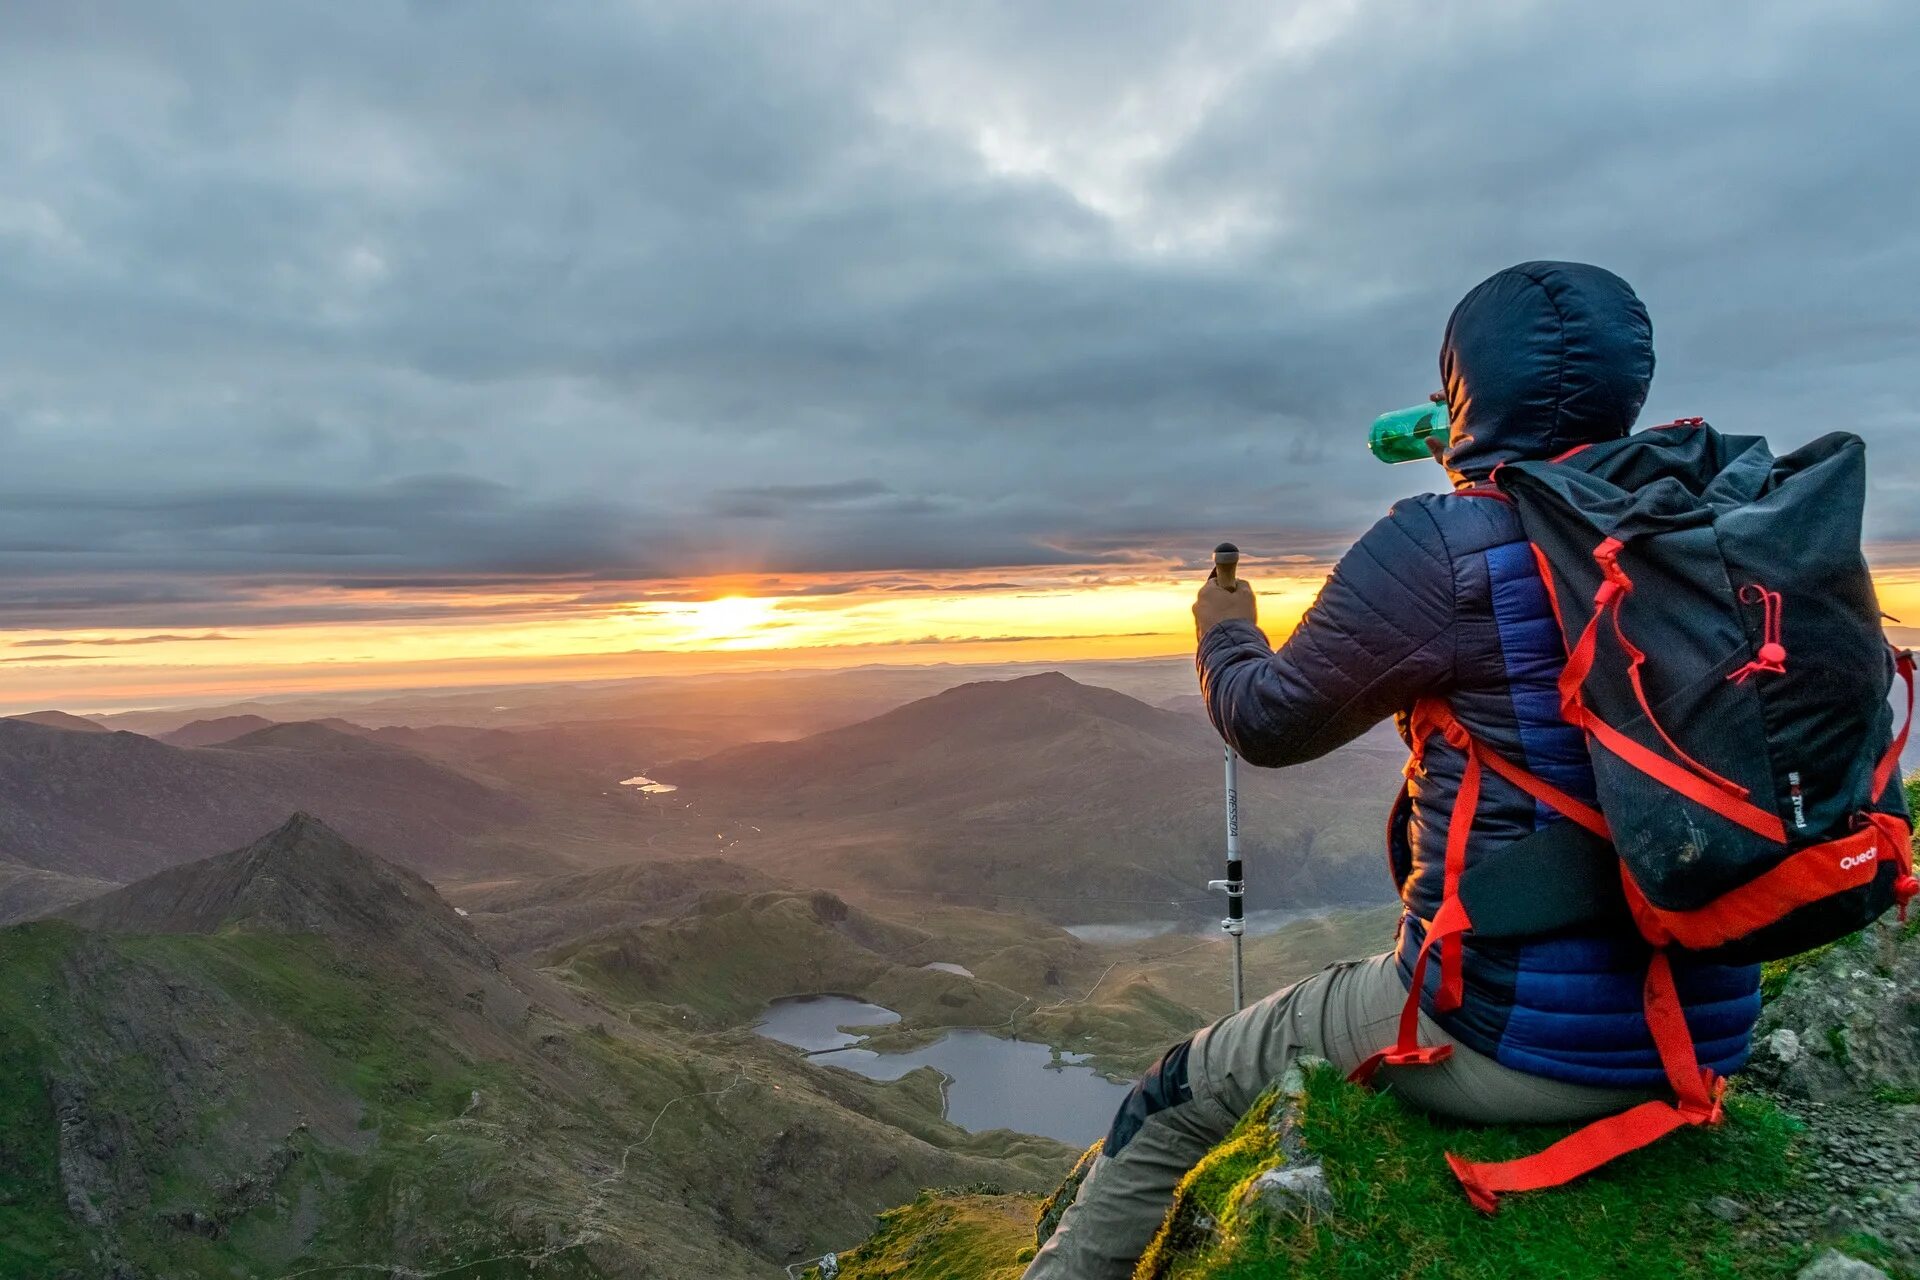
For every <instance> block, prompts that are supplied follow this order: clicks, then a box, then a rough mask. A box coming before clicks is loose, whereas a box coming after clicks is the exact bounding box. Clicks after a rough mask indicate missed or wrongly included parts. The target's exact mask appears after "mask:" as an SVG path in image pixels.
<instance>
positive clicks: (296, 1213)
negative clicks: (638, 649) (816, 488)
mask: <svg viewBox="0 0 1920 1280" xmlns="http://www.w3.org/2000/svg"><path fill="white" fill-rule="evenodd" d="M892 678H893V677H892V676H891V675H890V676H889V680H891V679H892ZM804 703H805V700H804V699H801V698H794V699H790V704H791V705H795V706H799V705H803V704H804ZM315 709H316V710H322V709H325V708H315ZM577 710H578V708H577V707H575V708H567V711H568V713H569V714H571V713H572V712H574V711H577ZM259 720H268V722H267V723H264V724H263V723H259V722H258V721H259ZM789 723H797V721H790V722H789ZM663 726H664V727H663ZM149 727H150V728H151V729H152V730H153V732H154V733H156V734H159V735H160V737H157V738H156V737H148V736H146V735H145V734H140V733H134V732H132V731H130V730H127V729H115V728H107V727H103V726H100V725H93V726H92V727H83V726H79V725H74V724H68V723H65V722H63V721H61V720H59V719H56V718H54V717H35V718H34V719H33V720H30V721H12V722H0V800H3V801H4V805H3V806H0V836H4V842H0V910H3V911H5V913H6V915H5V916H4V917H0V919H5V920H12V921H14V922H15V923H13V924H12V925H11V927H7V928H0V972H4V973H5V975H6V981H5V982H4V984H0V1026H4V1027H5V1028H6V1033H5V1035H4V1037H3V1038H0V1086H3V1087H0V1097H3V1098H4V1102H0V1139H4V1143H3V1145H4V1151H5V1153H6V1154H5V1155H4V1156H0V1274H6V1275H13V1274H20V1275H32V1276H50V1277H61V1278H62V1280H66V1278H68V1277H74V1278H77V1277H83V1276H84V1277H92V1276H96V1275H114V1276H119V1277H128V1278H131V1277H146V1276H172V1275H191V1276H203V1275H204V1276H220V1277H265V1278H270V1280H282V1278H285V1280H292V1277H295V1276H317V1275H326V1274H353V1273H354V1272H355V1271H361V1272H365V1271H375V1272H384V1273H386V1274H391V1275H399V1276H413V1277H425V1276H444V1277H457V1276H472V1277H479V1276H495V1277H497V1276H520V1275H526V1276H534V1275H538V1276H583V1277H584V1276H644V1275H655V1274H662V1273H663V1272H664V1273H670V1274H688V1273H694V1274H703V1275H712V1276H720V1277H732V1276H741V1277H745V1276H766V1275H770V1274H772V1272H773V1271H774V1270H775V1269H777V1268H779V1267H781V1266H784V1265H785V1264H787V1263H790V1262H795V1261H801V1260H805V1259H808V1258H811V1257H815V1256H818V1255H819V1254H820V1253H822V1252H824V1251H826V1250H828V1249H831V1248H834V1247H837V1246H841V1245H844V1244H846V1243H847V1242H849V1241H852V1240H856V1239H859V1238H860V1237H861V1236H863V1235H864V1234H865V1232H866V1230H867V1228H868V1224H869V1223H870V1221H871V1217H872V1215H873V1214H874V1213H875V1212H877V1211H879V1210H881V1209H883V1208H886V1207H888V1206H890V1205H893V1204H898V1203H902V1202H904V1201H907V1200H910V1199H912V1198H913V1197H914V1196H915V1195H917V1194H918V1193H919V1191H920V1190H921V1189H922V1188H924V1187H929V1186H946V1187H965V1186H978V1187H987V1186H991V1187H994V1188H997V1189H1000V1190H1003V1191H1007V1192H1028V1193H1037V1192H1040V1191H1043V1190H1045V1189H1046V1188H1048V1187H1049V1186H1051V1185H1052V1184H1053V1182H1054V1181H1055V1180H1056V1179H1057V1178H1058V1176H1059V1175H1060V1174H1061V1173H1062V1172H1063V1171H1064V1170H1065V1168H1066V1167H1067V1165H1068V1164H1070V1163H1071V1161H1072V1159H1073V1157H1074V1155H1075V1153H1076V1152H1077V1151H1078V1150H1079V1149H1080V1148H1082V1147H1084V1146H1085V1144H1086V1143H1087V1142H1088V1141H1091V1140H1092V1139H1093V1138H1094V1137H1096V1136H1097V1135H1098V1134H1099V1133H1100V1132H1102V1131H1103V1130H1104V1128H1105V1125H1106V1123H1107V1121H1108V1119H1109V1118H1110V1115H1111V1112H1112V1110H1113V1106H1114V1104H1115V1102H1116V1101H1117V1099H1118V1097H1119V1095H1120V1094H1121V1093H1122V1092H1123V1091H1124V1083H1123V1082H1125V1081H1126V1080H1128V1079H1130V1077H1131V1076H1132V1075H1133V1074H1134V1073H1135V1072H1137V1071H1138V1070H1139V1069H1141V1068H1142V1067H1143V1066H1144V1065H1145V1064H1146V1063H1147V1062H1149V1061H1150V1060H1151V1059H1152V1058H1153V1057H1154V1056H1156V1055H1157V1054H1158V1053H1159V1052H1160V1050H1161V1049H1162V1048H1164V1046H1165V1045H1166V1044H1168V1043H1170V1042H1172V1041H1174V1040H1177V1039H1179V1038H1181V1037H1183V1036H1185V1035H1187V1034H1190V1033H1191V1032H1192V1031H1193V1030H1194V1029H1195V1028H1197V1027H1198V1026H1200V1025H1202V1024H1204V1023H1205V1022H1207V1021H1209V1020H1210V1019H1212V1018H1214V1017H1217V1016H1219V1015H1220V1014H1222V1013H1224V1012H1225V1011H1226V946H1225V942H1224V939H1223V938H1222V937H1221V936H1220V935H1219V934H1218V932H1217V930H1214V929H1211V928H1209V927H1208V925H1207V921H1208V920H1209V919H1211V918H1213V917H1214V915H1215V914H1216V913H1217V910H1218V908H1217V906H1216V905H1215V904H1213V903H1211V902H1209V901H1208V900H1207V899H1206V898H1205V897H1204V895H1203V894H1202V893H1200V892H1197V891H1196V890H1197V886H1198V884H1199V883H1200V882H1203V881H1204V879H1205V878H1206V875H1207V874H1208V873H1209V872H1211V870H1212V865H1213V862H1214V861H1215V859H1216V857H1217V852H1216V850H1217V844H1218V841H1217V839H1215V838H1214V833H1213V827H1214V826H1215V824H1216V822H1217V817H1218V814H1217V809H1218V795H1217V790H1216V788H1217V777H1216V774H1217V759H1216V756H1215V753H1216V752H1217V746H1215V747H1210V746H1209V744H1208V741H1207V737H1208V734H1209V732H1210V731H1209V730H1208V729H1207V727H1206V725H1205V722H1204V720H1202V719H1199V718H1198V717H1197V716H1196V715H1195V714H1194V713H1193V711H1192V710H1191V709H1189V710H1186V711H1184V712H1183V711H1179V710H1168V709H1163V708H1159V707H1155V706H1151V705H1149V704H1147V703H1144V702H1141V701H1140V700H1138V699H1135V698H1130V697H1128V696H1126V695H1124V694H1121V693H1118V692H1116V691H1113V690H1108V689H1100V688H1096V687H1093V686H1088V685H1083V684H1080V683H1079V682H1077V681H1074V680H1071V679H1069V678H1068V677H1066V676H1063V675H1043V676H1031V677H1022V678H1016V679H1014V680H1011V681H1004V682H977V681H976V682H972V683H968V684H961V685H955V686H951V687H949V688H947V689H943V690H940V691H938V692H936V693H934V694H932V695H930V697H928V698H924V699H919V700H914V701H909V702H907V703H906V704H904V705H898V706H895V707H892V708H889V709H884V710H882V711H881V712H880V713H879V714H878V715H877V716H874V717H869V718H867V719H864V720H857V721H855V722H853V723H850V724H846V725H842V726H838V727H829V728H826V729H823V730H821V731H820V732H819V733H817V734H811V735H806V736H803V737H800V738H797V739H793V740H790V741H789V742H787V743H761V744H757V745H756V744H748V743H734V744H727V745H723V746H721V747H720V748H719V749H718V750H717V751H712V752H708V753H706V754H699V752H700V751H702V750H704V749H705V748H708V747H712V746H713V745H714V742H715V741H716V739H715V738H714V737H712V736H703V732H704V731H703V729H702V727H701V724H700V723H699V722H698V718H697V717H694V718H689V719H688V721H687V722H686V723H684V724H678V725H676V724H674V723H672V722H671V718H662V717H658V716H653V717H646V718H636V717H629V716H619V717H608V718H606V719H598V718H591V717H590V718H586V719H577V720H576V719H569V720H563V721H554V722H547V723H541V724H532V725H527V724H521V725H512V726H489V725H439V726H435V725H424V726H408V725H383V726H379V727H371V728H370V727H368V726H367V725H365V724H363V723H359V722H356V721H353V720H349V719H346V718H344V717H340V716H332V715H328V716H321V717H318V718H317V719H314V720H302V721H290V722H288V721H271V720H269V718H268V717H266V716H264V715H262V714H260V712H259V711H258V710H245V709H243V710H239V711H236V712H234V713H233V714H231V715H224V714H223V715H190V716H188V717H187V718H186V719H184V720H181V721H180V722H179V723H176V724H173V725H171V726H162V725H160V724H158V723H155V724H152V725H150V726H149ZM162 739H166V740H162ZM1389 750H1390V748H1378V747H1374V746H1372V745H1367V746H1364V747H1362V748H1356V749H1355V750H1354V752H1353V757H1352V759H1351V760H1348V761H1346V762H1345V763H1346V767H1349V768H1359V769H1360V770H1361V771H1362V772H1364V773H1366V774H1367V775H1368V776H1369V778H1370V779H1371V777H1372V776H1373V774H1374V773H1375V772H1376V771H1378V772H1384V771H1385V760H1386V757H1387V752H1388V751H1389ZM1188 753H1193V754H1197V755H1198V757H1199V759H1198V760H1197V761H1196V762H1188V761H1186V760H1184V759H1183V758H1182V757H1183V756H1184V755H1186V754H1188ZM641 770H644V776H647V777H649V778H656V779H658V780H659V781H661V782H662V783H667V784H671V785H673V786H675V787H676V788H678V789H677V790H674V791H664V790H659V791H653V792H640V791H638V790H637V789H634V788H622V787H620V785H619V784H620V782H621V781H622V780H624V779H627V778H631V777H633V776H635V774H636V771H641ZM1103 775H1110V776H1103ZM1112 777H1117V778H1118V779H1119V781H1117V782H1116V781H1113V780H1111V778H1112ZM1262 781H1263V782H1265V780H1264V779H1263V780H1262ZM1036 786H1037V787H1040V788H1042V789H1043V791H1044V792H1045V793H1046V794H1047V795H1048V796H1049V797H1050V800H1049V802H1048V803H1047V804H1046V805H1044V806H1042V807H1041V808H1035V807H1034V806H1033V805H1032V804H1031V802H1030V801H1029V800H1028V799H1027V798H1026V796H1027V792H1028V791H1030V790H1031V789H1032V788H1034V787H1036ZM1189 789H1191V790H1195V791H1197V792H1198V794H1197V795H1194V796H1186V795H1184V794H1183V792H1184V791H1185V790H1189ZM1339 790H1340V788H1339V787H1338V786H1337V784H1336V779H1335V776H1334V771H1333V766H1332V763H1331V762H1330V764H1329V768H1328V771H1327V777H1326V779H1325V780H1324V781H1316V780H1315V779H1313V778H1308V779H1306V780H1305V781H1304V782H1302V781H1300V780H1296V782H1295V784H1294V785H1293V786H1292V787H1291V789H1289V788H1288V787H1282V786H1279V785H1277V784H1276V785H1271V786H1265V787H1262V788H1258V789H1256V790H1255V793H1254V797H1253V802H1254V803H1256V804H1261V805H1265V806H1270V808H1267V809H1262V810H1259V812H1261V813H1263V814H1265V815H1271V814H1277V813H1278V812H1279V810H1280V809H1281V808H1282V807H1284V806H1289V805H1290V806H1292V808H1291V809H1290V810H1289V812H1291V813H1292V814H1293V821H1294V822H1295V823H1296V824H1299V823H1312V822H1317V821H1319V819H1317V818H1315V817H1314V812H1317V811H1318V810H1319V809H1327V808H1329V807H1330V806H1331V805H1332V804H1333V803H1335V801H1336V799H1337V798H1338V795H1337V793H1338V792H1339ZM1316 807H1317V808H1316ZM279 810H284V811H279ZM1043 810H1045V811H1050V812H1052V813H1053V814H1055V815H1057V821H1056V820H1054V819H1050V818H1048V817H1046V814H1045V812H1043ZM276 811H278V812H276ZM289 813H292V814H293V815H294V816H292V817H291V818H289V817H288V814H289ZM269 815H272V816H269ZM248 824H251V826H250V827H249V825H248ZM1250 825H1251V823H1250ZM1369 825H1371V824H1369ZM1302 829H1304V828H1302V827H1299V826H1296V827H1295V828H1294V830H1302ZM1023 830H1024V831H1025V832H1026V839H1025V841H1024V843H1023V842H1022V841H1021V839H1020V833H1021V832H1022V831H1023ZM1346 831H1347V828H1346V827H1344V826H1342V825H1341V822H1340V821H1338V820H1334V819H1333V818H1329V819H1328V820H1327V825H1326V827H1325V833H1330V834H1321V835H1315V836H1311V837H1307V842H1308V848H1307V849H1304V850H1301V851H1300V854H1298V855H1296V856H1297V857H1299V856H1303V855H1304V854H1306V853H1308V852H1313V851H1315V850H1317V851H1318V852H1319V853H1320V854H1322V855H1325V856H1327V857H1328V858H1333V857H1335V851H1336V850H1341V849H1345V848H1346V843H1345V842H1346V841H1347V840H1348V839H1349V836H1348V835H1347V834H1346ZM1286 832H1287V828H1284V827H1280V828H1277V829H1276V831H1275V833H1274V834H1273V835H1271V836H1270V837H1269V839H1272V840H1273V841H1274V842H1275V843H1274V845H1273V846H1272V851H1271V853H1270V855H1268V856H1271V858H1272V859H1273V862H1272V869H1273V879H1272V880H1271V881H1269V884H1270V886H1271V888H1270V889H1269V891H1268V892H1269V896H1268V897H1267V898H1266V899H1265V901H1267V902H1270V903H1274V904H1275V905H1278V904H1279V903H1283V902H1288V899H1287V897H1286V894H1285V893H1284V892H1282V890H1283V889H1284V890H1287V891H1291V890H1293V889H1296V888H1298V889H1304V890H1306V891H1307V892H1308V893H1309V896H1308V898H1307V901H1308V902H1312V901H1315V900H1319V901H1325V900H1326V896H1327V895H1325V894H1319V895H1317V897H1316V896H1315V895H1314V893H1313V886H1314V885H1315V884H1316V883H1318V884H1319V885H1321V886H1322V887H1323V888H1324V887H1325V886H1326V885H1328V884H1340V883H1344V881H1342V880H1341V879H1340V878H1339V877H1340V876H1342V875H1344V874H1346V873H1344V872H1339V873H1337V874H1334V875H1333V876H1332V878H1331V879H1324V878H1323V879H1322V880H1321V881H1318V882H1316V881H1314V880H1313V879H1312V878H1311V877H1302V878H1301V879H1302V880H1303V881H1304V883H1289V881H1288V879H1287V878H1286V877H1283V876H1282V874H1281V872H1282V869H1283V868H1284V867H1286V866H1287V865H1289V864H1288V863H1287V862H1286V861H1285V860H1284V859H1283V858H1282V856H1281V854H1280V852H1279V850H1280V848H1282V847H1283V846H1282V843H1281V842H1282V841H1284V840H1285V839H1286ZM43 833H44V834H43ZM228 833H233V834H228ZM1350 838H1351V839H1352V841H1353V844H1354V846H1355V847H1354V848H1353V850H1352V852H1351V853H1350V854H1349V855H1348V857H1349V858H1350V859H1351V861H1352V863H1353V865H1354V868H1355V870H1356V872H1357V869H1358V868H1359V867H1360V866H1361V865H1362V864H1364V865H1366V866H1367V867H1368V868H1369V869H1371V870H1375V871H1376V872H1377V866H1378V863H1377V861H1376V859H1377V856H1378V854H1377V850H1376V849H1372V848H1365V849H1364V850H1363V849H1362V848H1361V847H1360V836H1359V834H1358V830H1357V825H1356V829H1355V831H1354V833H1353V834H1352V835H1351V837H1350ZM1163 847H1164V848H1166V849H1168V851H1169V852H1168V855H1167V856H1166V857H1165V858H1163V859H1161V863H1163V864H1164V865H1160V864H1156V862H1155V859H1154V856H1153V855H1154V851H1155V849H1156V848H1163ZM1263 847H1264V846H1263ZM221 848H226V849H228V850H229V851H228V852H224V853H222V852H219V850H220V849H221ZM889 851H890V852H889ZM1255 856H1256V862H1255V866H1256V867H1258V868H1260V870H1262V871H1265V870H1267V867H1266V866H1263V865H1262V864H1261V863H1260V862H1259V861H1258V860H1257V859H1258V857H1259V856H1262V855H1255ZM890 861H891V862H893V863H897V864H898V865H889V863H890ZM1356 879H1357V876H1356ZM983 890H988V891H983ZM1056 890H1057V891H1058V892H1052V891H1056ZM1022 893H1026V894H1029V895H1030V896H1031V897H1032V899H1033V900H1032V901H1021V900H1020V899H1019V895H1020V894H1022ZM1132 895H1138V896H1137V897H1135V896H1132ZM1288 905H1294V904H1293V903H1290V902H1289V903H1288ZM1008 907H1010V908H1012V909H1003V908H1008ZM1394 916H1395V912H1394V909H1393V908H1391V907H1373V906H1367V905H1364V903H1363V904H1360V905H1353V906H1328V907H1323V908H1320V909H1317V910H1315V911H1313V912H1311V913H1309V914H1308V915H1307V916H1306V917H1304V918H1301V919H1298V920H1295V921H1292V922H1291V923H1289V924H1288V925H1287V926H1286V927H1284V928H1280V929H1278V930H1276V931H1273V932H1270V933H1264V934H1261V935H1260V936H1256V937H1252V938H1250V939H1249V940H1248V946H1247V962H1248V967H1249V980H1250V982H1251V983H1252V984H1253V985H1254V987H1255V989H1264V987H1265V986H1274V985H1279V984H1282V983H1284V982H1285V981H1287V980H1290V979H1291V978H1294V977H1298V976H1301V975H1303V974H1305V973H1307V972H1310V971H1312V970H1313V969H1315V968H1318V967H1320V966H1321V965H1323V964H1325V963H1328V962H1329V961H1331V960H1334V959H1338V958H1342V957H1345V956H1350V955H1354V954H1359V953H1361V952H1364V951H1366V950H1370V949H1373V948H1375V947H1378V946H1382V945H1385V942H1386V940H1387V938H1388V937H1389V936H1390V932H1391V929H1392V927H1393V920H1394ZM1063 922H1064V923H1072V924H1074V925H1075V926H1076V929H1077V930H1078V932H1079V933H1084V934H1085V935H1086V936H1078V934H1077V933H1076V932H1075V931H1073V930H1069V929H1068V928H1066V927H1063ZM1100 922H1105V930H1106V931H1104V932H1103V928H1102V924H1101V923H1100ZM822 997H824V999H823V998H822ZM843 1015H844V1018H850V1019H851V1021H847V1020H843ZM769 1018H771V1019H773V1020H774V1022H775V1023H778V1024H781V1025H776V1026H769V1025H768V1019H769ZM783 1018H784V1019H786V1021H785V1022H784V1023H783V1022H782V1019H783ZM795 1018H799V1019H801V1021H803V1022H804V1023H805V1026H804V1027H802V1028H800V1029H798V1030H795V1029H794V1026H793V1023H792V1021H791V1020H792V1019H795ZM783 1028H784V1029H783ZM769 1031H776V1032H779V1033H780V1034H768V1033H769ZM821 1049H826V1050H829V1052H824V1053H822V1052H819V1050H821ZM822 1186H832V1187H833V1188H834V1192H833V1194H832V1195H831V1196H826V1197H822V1196H821V1195H820V1194H819V1188H820V1187H822Z"/></svg>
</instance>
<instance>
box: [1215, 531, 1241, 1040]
mask: <svg viewBox="0 0 1920 1280" xmlns="http://www.w3.org/2000/svg"><path fill="white" fill-rule="evenodd" d="M1239 568H1240V548H1238V547H1236V546H1234V545H1233V544H1232V543H1231V542H1223V543H1221V544H1220V545H1219V546H1217V547H1215V548H1214V549H1213V577H1214V580H1215V581H1216V582H1218V583H1219V584H1220V586H1221V587H1222V588H1223V589H1225V590H1227V591H1233V590H1237V589H1238V586H1239V584H1238V582H1237V578H1238V574H1239ZM1226 753H1227V754H1226V759H1227V773H1226V784H1227V786H1226V790H1227V878H1226V879H1225V880H1209V881H1208V882H1207V888H1208V889H1221V890H1224V891H1225V892H1226V895H1227V918H1226V919H1225V920H1222V921H1221V922H1220V927H1221V928H1222V929H1224V930H1226V933H1227V936H1228V937H1229V938H1231V939H1233V1011H1234V1012H1235V1013H1238V1012H1240V1010H1241V1009H1243V1008H1245V1007H1246V994H1245V990H1244V982H1243V978H1242V970H1241V958H1240V939H1241V938H1242V936H1244V935H1245V933H1246V931H1247V920H1246V891H1247V885H1246V881H1245V880H1244V879H1243V877H1242V868H1241V865H1240V767H1239V766H1240V761H1239V758H1238V757H1237V756H1235V755H1234V754H1233V748H1232V747H1228V748H1227V749H1226Z"/></svg>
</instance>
